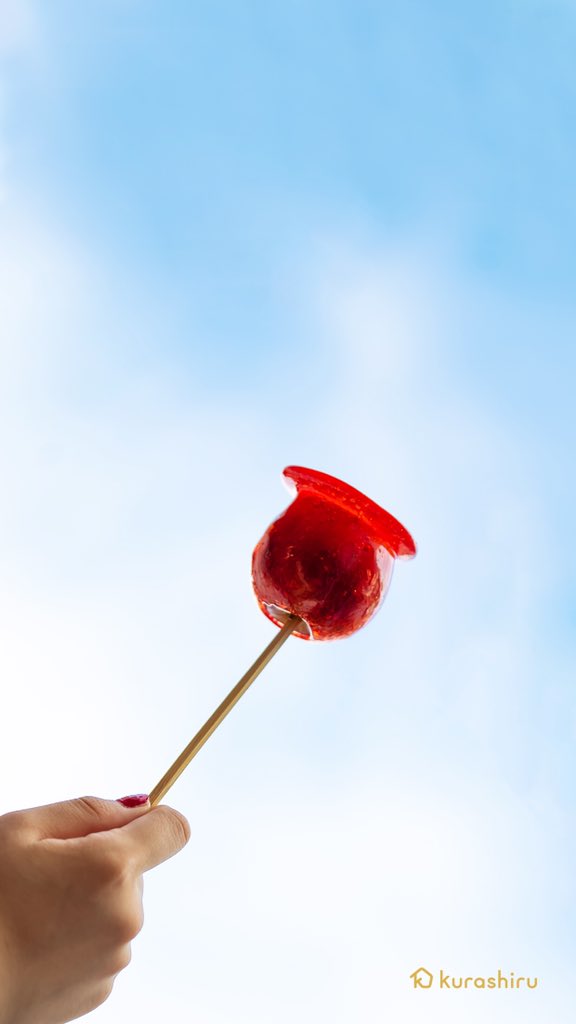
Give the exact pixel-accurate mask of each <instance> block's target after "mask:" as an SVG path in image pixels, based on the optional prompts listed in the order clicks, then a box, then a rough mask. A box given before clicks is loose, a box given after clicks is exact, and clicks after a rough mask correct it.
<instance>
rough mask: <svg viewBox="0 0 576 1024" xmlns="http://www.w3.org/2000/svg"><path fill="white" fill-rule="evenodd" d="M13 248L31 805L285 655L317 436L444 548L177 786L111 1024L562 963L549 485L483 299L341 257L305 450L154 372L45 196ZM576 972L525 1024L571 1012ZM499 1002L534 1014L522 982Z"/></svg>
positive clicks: (7, 322) (9, 554)
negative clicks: (526, 436) (263, 572)
mask: <svg viewBox="0 0 576 1024" xmlns="http://www.w3.org/2000/svg"><path fill="white" fill-rule="evenodd" d="M1 251H2V257H1V264H0V281H1V282H2V294H1V297H0V317H1V319H2V322H3V325H4V329H3V332H2V342H1V345H0V360H1V361H2V370H1V376H0V380H1V381H2V384H1V388H2V395H3V404H2V412H1V415H0V420H1V427H2V432H3V436H4V442H3V445H2V451H1V454H0V471H1V473H2V479H3V489H4V493H5V495H8V499H7V500H5V501H4V503H3V504H4V509H3V513H2V516H3V529H2V543H1V550H0V554H1V558H2V565H3V571H2V578H1V581H0V621H1V622H2V626H3V629H4V634H5V635H4V639H3V642H2V645H1V649H0V672H1V675H2V678H3V679H5V680H7V681H8V683H7V691H8V693H9V697H8V707H9V715H10V728H9V729H6V726H5V732H4V736H3V742H2V747H1V754H0V757H1V761H2V772H3V777H4V779H5V785H4V790H3V792H4V797H3V799H4V802H5V806H6V807H9V806H17V805H23V804H26V803H37V802H39V801H43V800H46V801H49V800H52V799H59V798H61V797H65V796H67V795H75V794H77V793H79V792H81V791H92V792H100V793H102V794H103V795H110V796H114V795H120V793H119V790H139V789H141V788H143V787H146V786H151V785H152V784H153V783H154V782H155V781H156V778H157V777H158V776H159V775H160V774H161V773H162V772H163V771H164V769H165V767H166V765H167V764H168V763H169V762H170V761H171V760H172V758H173V757H174V756H175V755H176V754H177V753H178V751H179V750H180V748H181V747H182V746H183V745H184V744H185V743H186V742H187V740H188V739H189V737H190V735H191V733H192V731H194V730H195V729H196V728H197V727H198V726H199V725H200V724H201V722H202V721H203V719H204V718H205V717H206V716H207V714H208V713H210V711H211V710H212V709H213V706H214V705H215V703H216V702H218V701H219V700H220V698H221V697H222V695H223V694H224V693H225V692H226V690H227V689H228V688H229V687H230V686H231V685H232V684H233V682H235V681H236V679H237V678H238V677H239V675H240V674H241V672H242V671H244V669H245V667H246V666H247V665H248V664H249V662H250V661H251V660H252V658H253V657H254V656H255V654H256V653H257V652H258V650H259V648H260V647H261V646H263V645H264V643H265V642H267V641H268V639H269V637H270V627H269V624H268V623H267V622H266V621H265V620H264V618H263V617H262V616H260V614H259V613H258V611H257V609H256V606H255V603H254V602H253V601H252V598H251V596H250V593H249V583H248V566H249V558H250V553H251V548H252V545H253V544H254V543H255V542H256V540H257V539H258V537H259V536H260V534H261V532H262V531H263V529H264V528H265V527H266V525H267V524H268V522H269V521H270V519H271V518H272V517H273V516H275V515H276V514H278V513H279V512H280V511H281V509H282V507H283V506H284V505H285V504H286V503H287V501H288V500H289V499H288V496H287V494H286V493H285V492H284V493H283V492H282V490H281V489H280V487H279V472H280V470H281V468H282V467H283V465H285V464H287V463H288V462H290V461H303V460H302V459H300V458H299V457H298V458H295V457H294V451H295V450H296V448H297V450H298V452H307V455H308V456H309V460H308V461H309V463H310V464H311V465H316V466H318V468H321V469H328V471H335V470H336V467H338V468H339V470H340V473H341V475H342V476H344V477H345V478H349V479H350V482H351V483H354V484H355V485H356V486H359V487H361V488H362V487H363V488H365V489H366V490H367V491H368V492H369V493H370V494H371V495H372V496H373V497H374V498H376V499H380V500H381V501H382V502H383V503H384V504H388V505H389V507H390V511H392V512H393V513H394V514H396V515H398V516H399V517H400V518H403V519H405V520H406V525H407V526H408V527H409V528H410V529H412V530H413V531H414V534H415V536H416V539H417V541H418V542H419V545H420V550H419V554H418V557H417V559H416V561H415V562H413V563H405V564H401V565H398V566H397V569H396V571H395V578H394V580H393V581H392V587H391V592H390V596H389V598H388V599H387V603H386V604H385V605H384V607H383V609H382V611H381V612H380V613H379V617H378V619H377V620H376V621H375V622H373V623H371V624H370V625H369V626H368V627H366V629H365V630H363V631H362V633H361V634H358V635H357V636H356V637H354V638H352V639H351V640H349V641H345V642H341V643H339V644H332V645H331V644H328V645H311V644H306V643H304V642H298V641H294V642H292V643H289V644H288V645H287V648H286V649H285V650H284V651H283V652H282V653H281V654H280V655H279V656H278V658H277V659H276V660H275V662H274V663H273V664H272V665H271V666H269V668H268V669H267V671H266V674H265V675H264V676H263V677H262V678H261V679H260V680H259V681H258V683H257V684H255V687H254V689H253V691H252V692H251V693H250V694H249V695H247V696H246V697H245V698H244V700H243V701H242V702H241V705H240V706H239V707H238V708H237V709H235V711H234V713H233V716H232V717H231V718H230V720H229V721H228V722H227V723H226V724H225V725H224V726H223V727H222V729H221V730H220V731H219V732H218V733H217V734H216V736H214V737H213V738H212V740H211V741H210V744H208V746H207V747H206V749H205V750H203V751H202V754H201V755H200V757H199V758H198V761H197V763H195V764H194V766H193V767H192V768H191V769H189V770H188V773H187V774H186V775H185V776H184V777H183V778H182V780H181V781H180V783H179V785H178V789H176V790H175V791H174V793H173V795H172V794H171V799H173V801H174V802H175V803H176V804H177V805H178V806H180V807H182V808H183V809H184V810H185V811H186V812H187V813H188V814H189V816H190V818H191V822H192V829H193V839H192V842H191V845H190V847H189V848H188V850H187V851H186V852H185V853H184V854H182V855H181V857H180V858H177V859H176V860H175V861H173V862H170V864H169V865H166V866H165V867H164V868H162V869H160V871H159V872H158V873H157V874H155V875H152V876H150V877H149V879H148V880H147V886H146V888H147V904H146V906H147V919H148V920H147V928H146V929H145V931H144V933H143V934H142V936H141V937H140V938H139V939H138V940H137V943H136V944H135V958H134V963H133V965H132V967H131V969H130V971H129V972H127V974H126V975H125V976H124V977H122V978H121V979H120V980H119V983H118V985H117V991H116V992H115V995H114V996H113V997H112V999H111V1000H110V1001H109V1002H108V1003H107V1004H106V1005H105V1006H104V1007H103V1008H102V1009H101V1010H99V1011H97V1013H96V1014H95V1015H94V1017H95V1019H97V1018H98V1016H99V1017H100V1019H101V1020H102V1021H105V1020H108V1021H110V1022H116V1021H120V1020H125V1019H126V1018H127V1016H129V1017H132V1016H134V1014H136V1015H137V1016H138V1019H139V1020H142V1021H145V1020H150V1021H152V1020H157V1019H158V1017H159V1016H160V1015H161V1016H163V1017H164V1016H166V1017H169V1018H171V1017H173V1018H174V1019H181V1018H182V1015H183V1014H184V1016H189V1017H190V1019H197V1020H199V1021H202V1024H224V1022H225V1024H229V1022H230V1021H232V1020H233V1021H234V1024H242V1022H243V1021H250V1024H259V1022H260V1021H262V1022H264V1021H266V1022H268V1021H270V1020H274V1022H275V1024H284V1022H288V1021H293V1020H294V1019H295V1018H296V1017H297V1018H298V1019H299V1020H301V1021H302V1022H303V1024H308V1022H310V1024H311V1022H312V1021H316V1020H324V1019H329V1020H331V1021H333V1022H334V1024H340V1022H342V1024H344V1022H346V1024H347V1022H348V1021H350V1020H351V1019H358V1020H362V1022H363V1024H364V1022H366V1024H371V1022H372V1021H374V1022H376V1021H377V1020H382V1019H383V1018H385V1017H386V1016H390V1015H391V1014H392V1015H395V1018H396V1019H406V1020H408V1019H410V1020H412V1019H414V1017H415V1016H416V1015H417V1014H418V1012H422V1011H421V1004H420V1003H419V1004H418V1007H417V1008H416V1009H415V1003H414V994H413V993H412V992H411V990H410V988H409V983H408V975H409V973H410V971H411V970H413V969H414V968H415V967H416V966H418V965H419V963H420V961H421V960H422V961H427V960H428V959H434V960H435V962H436V965H438V966H439V965H440V964H442V965H444V964H447V965H450V966H454V969H455V971H456V970H464V971H470V972H476V971H480V972H482V971H491V970H493V968H494V964H495V959H496V961H497V962H496V966H502V967H503V969H506V968H507V967H508V969H510V970H515V969H518V970H520V971H526V972H528V971H530V972H540V973H542V974H544V973H545V972H548V975H549V976H551V975H552V973H553V971H558V964H559V963H560V964H561V963H562V960H563V957H564V954H565V949H564V947H563V945H562V939H561V938H560V939H555V938H554V934H555V925H556V923H557V921H558V920H562V915H563V914H564V913H565V911H564V909H563V907H564V901H565V899H566V895H567V894H568V898H569V899H573V883H572V881H571V877H572V876H571V863H570V858H569V853H568V851H569V844H568V846H566V845H565V837H566V834H568V835H569V836H570V837H571V841H573V829H572V827H571V826H570V825H569V823H568V816H567V808H566V806H565V805H564V804H563V803H562V800H561V799H560V796H559V794H558V792H557V791H556V790H555V789H554V787H553V785H552V786H550V784H547V783H546V779H545V775H544V774H543V772H542V763H541V759H543V758H545V757H546V756H547V755H548V754H549V753H550V749H551V746H552V743H553V739H554V736H553V725H554V723H553V722H548V723H546V727H545V728H544V730H543V732H542V734H541V735H540V737H539V738H538V737H537V731H538V728H539V726H540V724H541V723H540V722H539V720H538V711H539V708H540V704H539V700H540V698H539V696H538V692H539V690H540V689H541V687H542V678H540V677H539V675H538V673H539V671H540V669H541V665H542V657H541V652H540V651H539V650H538V644H537V641H536V640H535V639H534V636H533V633H534V628H535V624H536V623H537V613H538V608H539V602H540V599H541V598H540V589H541V586H542V585H543V584H544V583H545V582H547V581H548V580H549V576H548V573H549V570H548V568H547V567H546V566H545V565H543V564H542V562H541V561H540V560H539V559H537V558H535V556H534V550H533V545H532V541H533V537H534V536H538V535H540V533H541V531H542V530H543V529H544V523H543V509H542V498H541V496H540V495H539V494H538V493H536V492H535V491H534V488H533V486H532V483H531V479H530V474H529V473H528V472H527V461H526V452H525V450H524V448H523V445H522V441H521V439H520V438H519V437H518V436H517V435H516V432H515V430H514V424H513V423H512V424H511V423H509V422H506V421H505V420H503V419H498V418H497V417H495V416H494V413H493V410H491V409H488V408H487V407H486V406H485V405H484V404H483V401H482V397H481V396H480V395H478V394H476V393H474V391H473V389H471V388H470V387H469V386H468V385H467V384H466V383H465V382H463V381H462V380H461V379H460V378H459V377H458V372H457V369H456V368H455V360H454V354H453V349H452V348H451V346H452V345H453V338H454V336H455V334H456V332H457V330H458V327H459V324H458V322H457V316H458V315H460V314H459V313H458V310H459V308H460V307H459V303H460V302H461V301H462V289H461V288H460V282H458V281H457V280H455V279H454V277H451V274H450V271H449V270H448V269H446V268H445V269H444V270H443V271H442V270H441V269H440V268H438V267H435V268H434V269H433V270H432V269H431V268H430V263H429V260H428V258H427V256H426V254H425V253H422V252H418V251H413V250H411V249H410V248H407V249H406V250H405V251H403V252H400V253H399V254H397V253H395V252H390V253H385V254H379V253H374V252H370V253H368V254H367V255H366V254H362V253H358V252H357V251H356V252H352V253H350V251H349V249H348V248H347V246H346V245H342V246H341V247H340V256H339V257H338V259H334V258H333V257H331V258H330V259H328V260H324V259H323V260H322V261H321V266H320V267H319V268H318V270H317V273H316V276H315V278H314V280H313V285H312V287H311V291H310V293H309V295H308V299H307V300H306V299H305V298H303V296H302V293H300V295H299V297H298V299H297V300H298V301H300V302H301V303H302V305H303V306H304V305H305V303H306V301H308V302H309V307H308V313H307V315H308V318H309V321H310V336H311V337H315V336H318V337H319V339H320V340H319V341H318V342H317V346H318V347H317V349H316V350H315V351H313V352H311V359H310V364H309V367H308V372H309V373H310V374H311V375H313V379H314V382H315V384H316V385H317V387H316V395H317V400H316V404H315V406H311V405H307V404H306V403H305V402H300V403H299V402H298V396H297V392H296V390H294V391H293V392H292V390H291V388H292V382H293V378H291V377H290V373H289V370H287V375H286V380H285V382H284V386H285V387H286V388H288V389H289V392H290V393H289V398H290V402H291V403H292V410H293V416H294V428H293V430H292V428H291V427H290V424H288V425H286V423H285V422H283V423H282V429H281V430H276V429H275V427H276V423H275V422H274V420H273V419H272V421H271V419H270V417H271V414H272V410H273V406H274V400H275V399H274V392H272V397H271V398H269V399H266V398H264V397H263V399H262V405H261V406H260V407H258V406H257V405H255V404H254V403H253V400H252V396H250V398H249V400H248V401H246V400H245V398H244V396H243V395H242V393H241V392H240V391H238V392H237V393H236V394H235V395H233V396H230V395H223V394H222V395H219V394H214V395H204V394H202V392H201V389H200V388H199V387H198V385H197V384H196V382H195V381H194V379H193V377H192V373H193V371H189V372H190V375H191V380H190V382H189V384H188V386H186V387H182V382H181V380H180V376H181V373H182V370H181V368H178V367H176V366H173V367H170V366H169V365H168V366H167V362H166V354H165V353H163V352H162V351H160V350H159V349H158V348H156V349H155V355H154V356H152V357H150V356H149V357H147V358H146V359H142V360H140V361H139V357H138V353H139V351H145V350H147V351H149V350H150V346H149V344H148V342H149V335H150V331H151V328H150V326H149V325H150V324H153V325H154V324H156V323H157V322H158V311H157V310H156V309H155V308H154V298H153V297H152V298H149V299H147V302H148V306H147V307H146V308H144V309H139V310H134V309H133V308H131V306H130V303H129V302H127V301H121V300H120V299H119V294H120V291H119V290H116V289H115V287H113V286H112V284H111V282H109V281H107V279H106V275H105V274H104V273H103V272H102V270H101V269H100V268H99V266H98V261H97V260H95V259H94V258H93V256H91V254H90V253H87V252H85V251H84V249H83V247H82V246H81V245H79V244H78V243H77V242H76V241H75V240H74V239H70V238H64V237H63V236H62V235H61V234H58V233H54V231H53V230H52V229H49V228H43V227H42V226H41V225H40V224H39V223H37V222H31V221H30V220H26V219H24V218H22V217H21V215H20V214H19V213H18V211H17V210H15V209H13V210H12V213H11V221H10V223H8V222H7V221H6V220H5V224H4V235H3V245H2V249H1ZM124 284H125V286H126V287H127V291H128V293H130V284H129V282H125V283H124ZM455 311H456V312H455ZM134 337H136V338H137V339H140V341H139V342H136V343H132V342H129V341H128V340H127V339H129V338H134ZM145 342H146V344H145ZM151 347H152V348H153V349H154V346H151ZM298 369H300V368H298ZM296 420H297V421H298V424H296ZM264 428H265V429H264ZM273 473H275V474H277V476H276V479H273ZM512 531H514V534H515V542H514V545H513V546H511V541H510V537H511V532H512ZM522 708H523V710H522ZM3 718H4V723H6V721H7V712H6V710H5V713H4V716H3ZM555 965H556V966H555ZM567 977H568V974H567V973H566V975H565V977H562V975H561V974H559V975H558V977H555V980H554V991H553V992H552V991H551V990H550V989H551V987H552V986H550V989H548V990H547V993H546V995H545V997H542V998H545V999H546V1002H545V1012H544V1013H543V1012H542V1011H543V1002H542V999H541V998H540V993H539V994H538V1001H536V999H535V1000H534V1001H533V1002H530V1001H529V1000H524V1001H523V1002H522V1004H521V1006H522V1009H521V1015H522V1019H523V1020H526V1021H534V1022H536V1021H537V1020H541V1019H542V1018H543V1016H545V1017H546V1018H547V1019H554V1021H555V1022H556V1024H563V1022H564V1021H566V1022H567V1021H568V1020H569V1019H570V1017H571V1014H570V1011H569V998H568V993H567V991H566V987H565V986H566V984H567V981H566V979H567ZM159 979H162V981H160V980H159ZM561 995H562V997H563V999H564V1002H562V1001H561V999H560V996H561ZM482 1000H484V1001H482ZM518 1006H520V1002H518ZM490 1013H491V1019H494V1020H495V1021H496V1022H498V1021H502V1022H504V1021H509V1020H510V1019H511V1017H510V1008H509V1005H508V1002H505V1001H504V1000H503V999H502V998H501V997H500V996H496V998H495V999H494V1000H493V1001H492V1002H491V1006H490ZM461 1015H462V1007H461V1005H460V1003H459V1004H458V1006H456V1005H455V1004H452V1003H448V1002H447V1001H446V1000H444V999H442V1000H440V999H438V1000H434V997H433V996H432V999H431V1000H430V1002H429V1003H427V1004H426V1017H425V1019H426V1020H427V1021H435V1020H438V1021H440V1020H442V1021H444V1022H446V1021H448V1022H450V1021H452V1020H454V1021H456V1020H461V1019H462V1016H461ZM466 1015H467V1019H470V1020H471V1021H484V1020H485V1019H486V1007H485V994H482V993H480V994H475V993H471V994H470V998H469V1000H467V1004H466Z"/></svg>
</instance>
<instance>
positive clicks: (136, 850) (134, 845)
mask: <svg viewBox="0 0 576 1024" xmlns="http://www.w3.org/2000/svg"><path fill="white" fill-rule="evenodd" d="M119 831H120V832H121V833H122V841H123V843H126V844H127V845H128V847H129V849H130V853H131V857H132V861H133V864H134V867H135V869H136V871H137V873H138V874H142V872H143V871H149V870H150V868H155V867H156V865H157V864H161V863H162V862H163V861H165V860H168V859H169V858H170V857H173V856H174V855H175V854H176V853H179V852H180V850H182V849H183V847H184V846H186V843H187V842H188V840H189V839H190V825H189V824H188V821H187V820H186V818H185V817H184V815H183V814H180V812H179V811H175V810H174V809H173V808H172V807H166V806H165V805H164V804H162V805H161V806H160V807H153V808H152V810H150V811H148V812H147V813H146V814H143V815H141V816H140V817H139V818H134V819H133V820H132V821H131V822H129V823H128V824H127V825H124V826H123V827H122V828H121V829H119Z"/></svg>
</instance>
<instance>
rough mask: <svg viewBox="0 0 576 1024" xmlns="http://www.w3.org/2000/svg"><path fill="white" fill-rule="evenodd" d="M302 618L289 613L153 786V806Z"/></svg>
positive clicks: (151, 799)
mask: <svg viewBox="0 0 576 1024" xmlns="http://www.w3.org/2000/svg"><path fill="white" fill-rule="evenodd" d="M302 621H303V620H302V619H301V618H299V617H298V616H297V615H289V616H288V618H287V620H286V623H285V625H284V626H282V629H280V630H279V631H278V633H277V634H276V636H275V637H274V639H273V640H272V641H271V642H270V643H269V644H268V646H267V647H265V648H264V650H263V651H262V654H260V655H259V656H258V657H257V658H256V661H255V662H254V664H253V665H251V666H250V668H249V669H248V671H247V672H246V673H245V674H244V675H243V676H242V679H241V680H240V681H239V682H238V683H236V686H235V687H234V689H232V690H230V693H229V694H228V696H227V697H225V698H224V700H223V701H222V703H221V704H220V705H219V707H217V708H216V711H214V713H213V714H211V715H210V718H209V719H208V720H207V721H206V722H204V725H203V726H202V728H201V729H200V730H199V731H198V732H197V733H196V735H195V736H194V738H193V739H192V740H190V743H189V744H188V746H187V747H185V748H184V750H183V751H182V753H181V754H180V755H179V757H177V758H176V760H175V761H174V764H173V765H171V766H170V768H169V769H168V771H167V772H166V774H165V775H163V776H162V778H161V779H160V782H158V783H157V785H156V786H154V789H153V790H152V792H151V793H150V805H151V806H152V807H155V806H156V804H158V803H160V801H161V800H163V799H164V797H165V796H166V793H167V792H168V790H169V789H170V787H171V786H173V785H174V783H175V782H176V779H177V778H178V777H179V776H180V775H181V774H182V772H183V771H184V769H185V768H186V767H187V766H188V765H189V764H190V761H191V760H192V758H193V757H196V754H197V753H198V751H199V750H200V748H201V747H203V746H204V744H205V743H206V740H207V739H209V738H210V736H211V735H212V733H213V732H214V731H215V729H217V728H218V726H219V725H220V722H222V721H223V720H224V719H225V718H226V715H227V714H228V712H229V711H231V710H232V708H233V707H234V705H235V704H236V703H237V702H238V701H239V700H240V697H241V696H242V694H244V693H246V690H247V689H248V687H249V686H250V684H251V683H253V682H254V680H255V679H256V676H259V675H260V673H261V671H262V669H263V668H265V667H266V665H267V664H268V662H269V661H270V660H271V659H272V658H273V657H274V655H275V654H276V651H279V650H280V648H281V647H282V644H283V643H284V641H285V640H287V639H288V637H289V636H290V634H291V633H293V632H294V630H295V629H296V627H297V626H298V625H300V624H302Z"/></svg>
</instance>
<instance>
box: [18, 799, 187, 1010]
mask: <svg viewBox="0 0 576 1024" xmlns="http://www.w3.org/2000/svg"><path fill="white" fill-rule="evenodd" d="M189 838H190V827H189V825H188V822H187V821H186V818H184V816H183V815H182V814H180V813H179V812H178V811H174V810H172V808H170V807H166V806H161V807H155V808H153V809H152V810H150V806H149V804H148V803H146V804H143V805H141V806H138V807H133V808H128V807H125V806H123V804H121V803H119V802H118V801H116V800H100V799H98V798H97V797H91V796H89V797H80V798H79V799H77V800H68V801H65V802H63V803H57V804H48V805H46V806H44V807H32V808H30V809H29V810H23V811H13V812H11V813H9V814H5V815H2V816H0V1024H64V1022H65V1021H70V1020H73V1019H75V1018H76V1017H80V1016H82V1015H83V1014H85V1013H88V1012H89V1011H90V1010H93V1009H95V1007H97V1006H99V1005H100V1004H101V1003H103V1002H104V1000H105V999H107V998H108V996H109V994H110V992H111V991H112V986H113V983H114V979H115V977H116V975H117V974H118V973H119V972H120V971H121V970H123V969H124V968H125V967H126V966H127V965H128V963H129V962H130V941H131V940H132V939H133V938H134V936H135V935H137V934H138V932H139V931H140V929H141V927H142V923H143V911H142V888H143V880H142V874H143V872H145V871H148V870H149V869H150V868H152V867H155V866H156V865H157V864H160V863H161V862H162V861H164V860H167V859H168V858H169V857H172V856H173V855H174V854H175V853H177V852H178V851H179V850H181V849H182V847H183V846H185V845H186V843H187V842H188V839H189Z"/></svg>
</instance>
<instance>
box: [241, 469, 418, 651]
mask: <svg viewBox="0 0 576 1024" xmlns="http://www.w3.org/2000/svg"><path fill="white" fill-rule="evenodd" d="M284 477H285V479H286V481H287V483H288V486H289V487H290V489H291V490H295V492H296V498H295V500H294V501H293V502H292V504H291V505H289V507H288V508H287V509H286V511H285V512H283V513H282V515H281V516H279V517H278V519H275V520H274V522H273V523H272V524H271V525H270V526H269V527H268V529H267V530H266V533H265V534H264V536H263V537H262V538H261V540H260V541H259V542H258V544H257V545H256V547H255V549H254V553H253V555H252V582H253V586H254V591H255V593H256V598H257V600H258V604H259V605H260V608H261V609H262V611H263V612H264V614H265V615H267V616H268V618H269V619H271V620H272V621H273V622H275V623H276V624H277V625H282V624H283V623H284V622H285V621H286V616H287V614H289V613H291V614H294V615H298V616H300V618H302V619H303V620H304V622H305V623H306V626H307V627H308V628H307V629H304V628H301V629H298V628H297V629H296V630H295V631H294V636H299V637H301V638H302V639H306V640H336V639H338V638H341V637H346V636H350V634H351V633H355V632H356V630H358V629H360V628H361V627H362V626H364V625H365V624H366V623H367V622H368V620H369V619H371V618H372V616H373V615H374V614H375V612H376V611H377V610H378V608H379V606H380V604H381V602H382V600H383V599H384V596H385V594H386V591H387V590H388V586H389V584H390V579H391V576H392V568H393V565H394V559H395V558H412V557H413V556H414V555H415V554H416V546H415V544H414V541H413V540H412V537H411V536H410V534H409V533H408V531H407V530H405V528H404V527H403V526H402V525H401V523H399V522H398V520H397V519H394V517H393V516H391V515H389V513H388V512H385V511H384V509H383V508H380V506H379V505H376V503H375V502H373V501H371V500H370V498H367V497H366V496H365V495H364V494H362V493H361V492H360V491H357V490H356V489H355V488H354V487H350V486H349V485H348V484H346V483H344V482H343V481H342V480H337V479H336V477H333V476H329V475H328V474H327V473H320V472H319V471H317V470H313V469H305V468H304V467H302V466H288V467H287V469H285V470H284Z"/></svg>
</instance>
